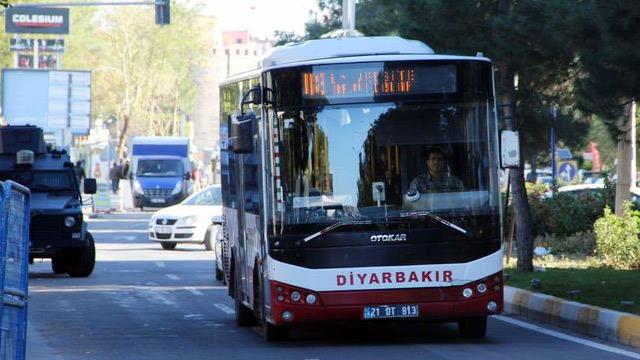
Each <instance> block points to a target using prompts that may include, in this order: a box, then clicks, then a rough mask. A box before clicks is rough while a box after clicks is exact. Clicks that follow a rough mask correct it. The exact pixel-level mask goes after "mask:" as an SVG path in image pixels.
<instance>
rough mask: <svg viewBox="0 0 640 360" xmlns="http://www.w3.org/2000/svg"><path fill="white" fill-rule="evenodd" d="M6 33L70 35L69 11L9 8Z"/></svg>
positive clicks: (6, 18) (6, 17) (6, 16)
mask: <svg viewBox="0 0 640 360" xmlns="http://www.w3.org/2000/svg"><path fill="white" fill-rule="evenodd" d="M5 31H6V32H7V33H11V34H25V33H29V34H68V33H69V9H58V8H41V7H31V8H29V7H13V8H9V9H7V11H6V14H5Z"/></svg>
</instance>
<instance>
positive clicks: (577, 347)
mask: <svg viewBox="0 0 640 360" xmlns="http://www.w3.org/2000/svg"><path fill="white" fill-rule="evenodd" d="M150 215H151V214H149V213H146V214H144V213H132V214H114V215H104V216H101V217H100V218H97V219H90V224H89V227H90V230H91V232H92V233H93V235H94V238H95V240H96V243H97V259H98V260H97V264H96V269H95V271H94V273H93V274H92V276H91V277H89V278H86V279H75V278H70V277H67V276H66V275H64V276H63V275H54V274H53V273H52V272H51V264H50V262H49V261H38V260H36V263H35V264H33V265H31V266H30V269H29V270H30V276H29V290H30V296H31V299H30V302H29V316H28V319H29V322H28V340H27V359H30V360H42V359H47V360H48V359H52V360H56V359H63V360H71V359H105V360H106V359H109V360H111V359H136V360H137V359H154V360H157V359H180V360H185V359H231V360H234V359H251V360H255V359H277V360H288V359H300V360H311V359H318V360H320V359H322V360H324V359H331V360H333V359H349V360H356V359H385V360H390V359H403V360H404V359H433V360H437V359H456V360H458V359H464V358H469V357H472V358H474V359H520V360H524V359H544V360H550V359H563V360H564V359H566V360H570V359H579V360H589V359H594V360H600V359H640V354H639V353H637V352H634V351H633V350H631V349H628V348H622V347H618V346H614V345H611V344H603V343H599V342H593V341H591V340H589V339H584V338H581V337H574V336H571V335H567V334H564V333H560V332H557V331H553V330H548V329H545V328H541V327H538V326H535V325H531V324H530V323H526V322H524V321H522V320H518V319H513V318H509V317H500V318H492V319H491V320H490V322H489V329H488V333H487V336H486V338H485V339H482V340H468V339H463V338H460V337H459V336H458V333H457V329H456V327H455V326H454V325H453V324H406V323H404V324H403V323H397V324H367V325H362V324H361V325H333V326H316V327H309V328H303V329H297V330H296V331H294V332H293V334H292V339H291V340H289V341H285V342H280V343H266V342H264V341H263V340H262V338H261V336H260V335H259V334H258V332H257V329H252V328H238V327H236V325H235V323H234V317H233V303H232V301H231V299H230V298H228V297H227V294H226V288H225V287H223V285H222V284H221V283H219V282H216V281H215V277H214V260H213V259H214V257H213V253H212V252H208V251H205V250H204V246H201V245H178V247H177V248H176V250H174V251H166V250H162V249H161V248H160V245H158V244H155V243H152V242H149V241H148V240H147V235H146V228H147V221H148V218H149V217H150Z"/></svg>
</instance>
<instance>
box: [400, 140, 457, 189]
mask: <svg viewBox="0 0 640 360" xmlns="http://www.w3.org/2000/svg"><path fill="white" fill-rule="evenodd" d="M426 159H427V172H426V173H425V174H420V175H418V176H416V177H415V179H413V181H411V184H410V185H409V190H408V191H407V197H408V198H410V197H413V196H416V195H419V194H420V193H422V194H425V193H441V192H456V191H463V185H462V181H461V180H460V179H459V178H458V177H457V176H454V175H451V174H449V173H447V171H446V170H447V160H446V158H445V154H444V151H442V150H440V149H438V148H429V149H427V151H426Z"/></svg>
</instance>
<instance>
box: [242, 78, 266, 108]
mask: <svg viewBox="0 0 640 360" xmlns="http://www.w3.org/2000/svg"><path fill="white" fill-rule="evenodd" d="M260 104H262V88H261V87H260V85H256V86H254V87H252V88H251V89H249V91H247V92H246V93H245V94H244V96H243V97H242V101H241V102H240V115H244V106H245V105H260Z"/></svg>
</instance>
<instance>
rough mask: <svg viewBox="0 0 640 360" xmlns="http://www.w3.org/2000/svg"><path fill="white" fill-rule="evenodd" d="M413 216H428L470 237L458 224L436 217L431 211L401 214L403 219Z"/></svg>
mask: <svg viewBox="0 0 640 360" xmlns="http://www.w3.org/2000/svg"><path fill="white" fill-rule="evenodd" d="M412 216H428V217H430V218H432V219H434V220H436V221H438V222H439V223H441V224H443V225H446V226H448V227H450V228H452V229H455V230H458V231H459V232H461V233H463V234H465V235H467V236H469V231H467V230H465V229H463V228H461V227H460V226H458V225H456V224H454V223H452V222H450V221H447V220H445V219H443V218H441V217H440V216H438V215H436V214H434V213H432V212H429V211H426V210H420V211H414V212H407V213H400V217H403V218H405V217H412Z"/></svg>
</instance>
